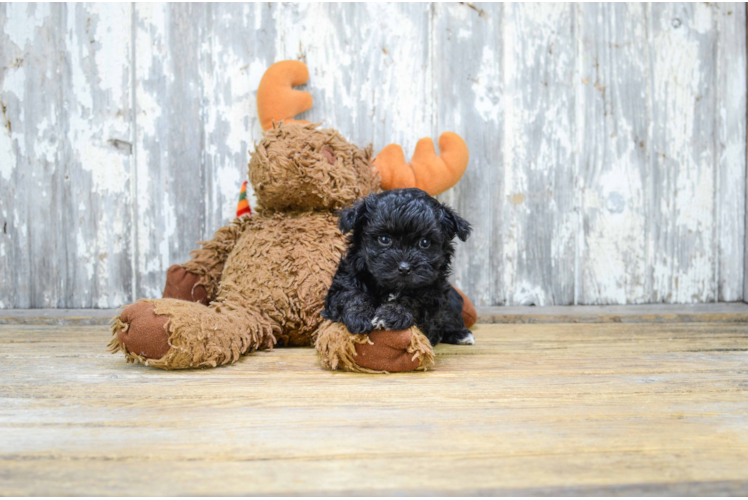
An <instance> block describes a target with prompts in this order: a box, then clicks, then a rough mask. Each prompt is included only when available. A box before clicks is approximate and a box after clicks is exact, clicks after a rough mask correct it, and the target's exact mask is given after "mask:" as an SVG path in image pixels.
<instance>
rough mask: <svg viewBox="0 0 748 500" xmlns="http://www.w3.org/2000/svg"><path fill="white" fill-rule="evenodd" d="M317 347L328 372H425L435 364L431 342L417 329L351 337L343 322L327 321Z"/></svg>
mask: <svg viewBox="0 0 748 500" xmlns="http://www.w3.org/2000/svg"><path fill="white" fill-rule="evenodd" d="M314 346H315V347H316V348H317V353H318V354H319V358H320V363H322V366H323V367H324V368H327V369H329V370H343V371H349V372H359V373H388V372H408V371H414V370H426V369H428V368H430V367H431V366H433V365H434V350H433V349H432V347H431V343H430V342H429V339H427V338H426V336H425V335H424V334H423V333H421V332H420V330H418V328H416V327H411V328H409V329H408V330H402V331H397V332H393V331H383V330H377V331H374V332H371V333H370V334H369V335H365V334H359V335H351V334H350V332H348V329H346V327H345V325H343V324H342V323H333V322H331V321H324V322H323V323H322V324H321V325H320V327H319V330H318V331H317V340H316V342H315V344H314Z"/></svg>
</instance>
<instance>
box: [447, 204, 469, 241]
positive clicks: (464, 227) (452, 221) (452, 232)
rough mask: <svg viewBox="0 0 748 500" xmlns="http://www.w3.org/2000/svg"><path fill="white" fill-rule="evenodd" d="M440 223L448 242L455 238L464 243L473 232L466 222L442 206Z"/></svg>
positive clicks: (448, 208)
mask: <svg viewBox="0 0 748 500" xmlns="http://www.w3.org/2000/svg"><path fill="white" fill-rule="evenodd" d="M441 223H442V227H443V228H444V231H445V233H446V234H447V237H448V238H449V239H450V240H451V239H452V238H454V237H455V236H457V237H458V238H460V239H461V240H462V241H466V240H467V239H468V237H469V236H470V233H471V232H472V230H473V228H472V227H471V226H470V223H469V222H468V221H466V220H465V219H463V218H462V217H460V216H459V215H457V213H455V211H454V210H452V209H451V208H450V207H449V206H447V205H444V204H442V219H441Z"/></svg>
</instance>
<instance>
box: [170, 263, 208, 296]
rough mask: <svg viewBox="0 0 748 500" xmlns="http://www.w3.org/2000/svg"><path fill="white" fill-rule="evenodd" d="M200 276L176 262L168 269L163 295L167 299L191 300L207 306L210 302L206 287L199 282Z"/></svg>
mask: <svg viewBox="0 0 748 500" xmlns="http://www.w3.org/2000/svg"><path fill="white" fill-rule="evenodd" d="M199 281H200V276H199V275H198V274H193V273H191V272H189V271H186V270H185V269H184V268H183V267H182V266H180V265H179V264H174V265H173V266H171V267H170V268H169V269H168V270H167V271H166V285H165V286H164V293H163V295H162V297H163V298H165V299H180V300H189V301H191V302H199V303H201V304H203V305H205V306H207V305H208V303H209V302H210V301H209V300H208V292H206V291H205V287H204V286H203V285H200V284H199Z"/></svg>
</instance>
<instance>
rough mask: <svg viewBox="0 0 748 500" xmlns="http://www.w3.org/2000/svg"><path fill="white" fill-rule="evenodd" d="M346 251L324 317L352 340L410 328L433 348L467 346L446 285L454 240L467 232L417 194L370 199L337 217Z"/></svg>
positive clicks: (455, 298)
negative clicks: (361, 335) (345, 239)
mask: <svg viewBox="0 0 748 500" xmlns="http://www.w3.org/2000/svg"><path fill="white" fill-rule="evenodd" d="M338 225H339V227H340V230H341V231H342V232H343V233H351V234H350V235H349V237H348V245H349V248H348V251H347V252H346V254H345V255H344V256H343V258H342V259H341V261H340V264H339V265H338V270H337V272H336V273H335V277H334V278H333V282H332V286H331V287H330V290H329V291H328V293H327V298H326V299H325V309H324V311H322V316H323V317H324V318H326V319H329V320H331V321H336V322H341V323H344V324H345V326H346V327H347V328H348V331H350V332H351V333H352V334H356V333H369V332H371V331H372V330H374V329H386V330H403V329H405V328H409V327H410V326H411V325H413V324H414V323H415V325H416V326H417V327H418V328H419V329H420V330H421V331H422V332H423V333H424V334H425V335H426V336H427V337H428V339H429V340H430V341H431V344H432V345H436V344H437V343H439V342H446V343H449V344H472V343H474V340H473V335H472V333H471V332H470V330H468V329H467V328H465V323H464V321H463V319H462V305H463V303H462V297H460V295H459V294H458V293H457V291H455V289H454V288H452V286H451V285H450V284H449V282H448V281H447V278H448V276H449V273H450V266H451V263H452V256H453V254H454V243H453V241H452V240H453V239H454V238H455V236H457V237H459V238H460V239H461V240H462V241H465V240H466V239H467V238H468V236H469V235H470V231H471V228H470V224H469V223H468V222H467V221H466V220H465V219H463V218H462V217H460V216H459V215H457V214H456V213H455V212H454V211H453V210H452V209H451V208H449V207H448V206H447V205H444V204H442V203H439V202H438V201H437V200H436V199H435V198H432V197H431V196H429V195H428V193H426V192H425V191H421V190H420V189H393V190H390V191H385V192H383V193H380V194H372V195H369V196H368V197H366V198H364V199H362V200H360V201H358V202H357V203H356V204H355V205H354V206H352V207H350V208H348V209H345V210H344V211H342V213H341V214H340V220H339V223H338Z"/></svg>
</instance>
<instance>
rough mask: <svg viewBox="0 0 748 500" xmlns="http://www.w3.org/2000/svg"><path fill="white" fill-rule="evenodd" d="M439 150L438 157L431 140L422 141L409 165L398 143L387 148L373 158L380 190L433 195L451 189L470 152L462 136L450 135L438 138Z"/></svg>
mask: <svg viewBox="0 0 748 500" xmlns="http://www.w3.org/2000/svg"><path fill="white" fill-rule="evenodd" d="M439 151H440V154H439V155H438V156H437V155H436V151H435V150H434V142H433V141H432V140H431V139H429V138H424V139H421V140H420V141H418V144H416V151H415V153H414V154H413V158H412V159H411V160H410V163H408V162H406V161H405V155H404V154H403V148H401V147H400V146H398V145H397V144H390V145H389V146H386V147H385V148H384V149H383V150H382V151H380V152H379V154H378V155H377V157H376V158H374V167H375V168H376V170H377V172H379V175H380V177H381V178H382V183H381V184H382V189H385V190H387V189H397V188H409V187H416V188H420V189H423V190H424V191H426V192H427V193H428V194H430V195H432V196H436V195H437V194H440V193H443V192H444V191H446V190H447V189H449V188H451V187H452V186H454V185H455V184H457V181H459V180H460V178H461V177H462V175H463V174H464V173H465V169H466V168H467V164H468V160H469V159H470V153H469V152H468V148H467V144H465V141H463V140H462V137H460V136H459V135H457V134H455V133H452V132H444V133H443V134H442V135H441V136H439Z"/></svg>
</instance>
